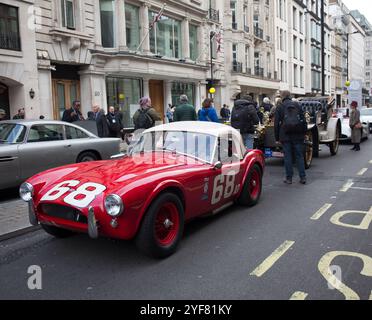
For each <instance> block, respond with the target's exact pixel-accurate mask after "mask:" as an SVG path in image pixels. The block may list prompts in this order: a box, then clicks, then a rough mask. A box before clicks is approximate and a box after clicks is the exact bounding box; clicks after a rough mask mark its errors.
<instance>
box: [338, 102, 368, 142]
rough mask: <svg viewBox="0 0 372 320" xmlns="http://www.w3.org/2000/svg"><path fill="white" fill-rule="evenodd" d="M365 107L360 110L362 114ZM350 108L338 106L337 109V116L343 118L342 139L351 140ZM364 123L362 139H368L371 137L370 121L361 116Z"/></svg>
mask: <svg viewBox="0 0 372 320" xmlns="http://www.w3.org/2000/svg"><path fill="white" fill-rule="evenodd" d="M363 110H364V109H361V110H360V112H361V114H362V111H363ZM350 112H351V111H350V109H349V108H338V109H336V110H335V116H337V117H338V118H339V119H341V138H340V140H341V141H344V142H349V141H350V140H351V129H350V126H349V115H350ZM360 120H361V121H362V125H363V132H362V140H364V139H368V137H369V122H366V121H364V119H363V118H362V116H361V118H360Z"/></svg>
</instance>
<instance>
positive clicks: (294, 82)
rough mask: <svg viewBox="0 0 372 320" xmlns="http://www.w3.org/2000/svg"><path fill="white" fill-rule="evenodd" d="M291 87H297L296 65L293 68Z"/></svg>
mask: <svg viewBox="0 0 372 320" xmlns="http://www.w3.org/2000/svg"><path fill="white" fill-rule="evenodd" d="M293 86H295V87H298V67H297V64H295V65H294V66H293Z"/></svg>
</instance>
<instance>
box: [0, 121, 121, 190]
mask: <svg viewBox="0 0 372 320" xmlns="http://www.w3.org/2000/svg"><path fill="white" fill-rule="evenodd" d="M119 152H120V139H117V138H104V139H101V138H98V137H97V136H95V135H94V134H92V133H90V132H89V131H87V130H85V129H83V128H81V127H79V126H76V125H74V124H71V123H66V122H61V121H45V120H40V121H27V120H9V121H1V122H0V189H5V188H11V187H15V186H18V185H19V184H21V183H22V182H23V181H24V180H26V179H27V178H29V177H31V176H33V175H34V174H36V173H39V172H41V171H45V170H47V169H50V168H55V167H58V166H62V165H65V164H70V163H75V162H84V161H94V160H101V159H102V160H104V159H110V157H111V156H112V155H115V154H118V153H119Z"/></svg>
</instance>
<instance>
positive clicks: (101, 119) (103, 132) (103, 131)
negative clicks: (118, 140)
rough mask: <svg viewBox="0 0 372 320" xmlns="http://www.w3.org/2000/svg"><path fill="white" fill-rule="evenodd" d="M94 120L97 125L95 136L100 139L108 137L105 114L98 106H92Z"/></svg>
mask: <svg viewBox="0 0 372 320" xmlns="http://www.w3.org/2000/svg"><path fill="white" fill-rule="evenodd" d="M93 112H94V119H95V120H96V124H97V134H98V136H99V137H100V138H105V137H108V136H109V127H108V122H107V118H106V116H105V112H104V111H103V110H102V109H101V107H100V106H99V105H94V106H93Z"/></svg>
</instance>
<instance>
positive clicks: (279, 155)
mask: <svg viewBox="0 0 372 320" xmlns="http://www.w3.org/2000/svg"><path fill="white" fill-rule="evenodd" d="M273 157H275V158H284V153H283V152H273Z"/></svg>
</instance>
